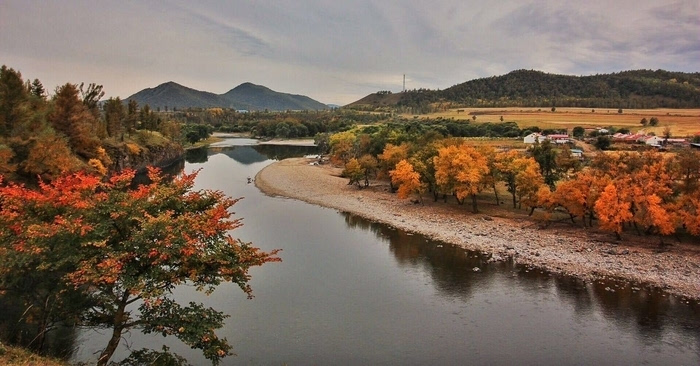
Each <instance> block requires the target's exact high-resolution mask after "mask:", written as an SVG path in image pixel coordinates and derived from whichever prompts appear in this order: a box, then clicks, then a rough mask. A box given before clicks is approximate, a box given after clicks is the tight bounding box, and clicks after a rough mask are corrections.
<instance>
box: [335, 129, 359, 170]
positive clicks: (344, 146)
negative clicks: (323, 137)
mask: <svg viewBox="0 0 700 366" xmlns="http://www.w3.org/2000/svg"><path fill="white" fill-rule="evenodd" d="M329 145H330V154H331V162H333V164H338V165H341V164H343V165H344V164H346V163H347V162H349V161H350V159H352V158H354V157H355V151H354V145H355V134H354V133H353V132H351V131H345V132H339V133H336V134H333V135H331V137H330V139H329Z"/></svg>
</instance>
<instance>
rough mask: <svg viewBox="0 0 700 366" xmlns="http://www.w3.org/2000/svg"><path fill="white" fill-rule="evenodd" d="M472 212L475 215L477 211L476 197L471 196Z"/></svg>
mask: <svg viewBox="0 0 700 366" xmlns="http://www.w3.org/2000/svg"><path fill="white" fill-rule="evenodd" d="M472 212H473V213H477V212H479V210H478V209H477V208H476V195H475V194H472Z"/></svg>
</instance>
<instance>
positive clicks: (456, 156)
mask: <svg viewBox="0 0 700 366" xmlns="http://www.w3.org/2000/svg"><path fill="white" fill-rule="evenodd" d="M434 163H435V180H436V182H437V185H438V187H440V189H441V190H442V191H443V192H453V193H454V194H455V197H457V201H458V202H460V203H463V202H464V199H465V198H467V197H468V196H470V197H471V198H472V211H473V212H478V208H477V202H476V195H477V194H478V193H479V192H481V189H482V187H483V181H484V177H485V176H486V175H487V174H488V173H489V168H488V164H487V163H488V162H487V161H486V158H485V157H484V156H483V155H482V154H480V153H479V152H478V151H477V150H476V149H474V148H473V147H471V146H469V145H466V144H462V145H459V146H447V147H443V148H441V149H439V150H438V156H436V157H435V158H434Z"/></svg>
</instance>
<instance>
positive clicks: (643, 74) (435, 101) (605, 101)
mask: <svg viewBox="0 0 700 366" xmlns="http://www.w3.org/2000/svg"><path fill="white" fill-rule="evenodd" d="M386 100H388V96H385V97H384V98H380V99H374V101H375V104H376V105H375V107H376V108H379V107H382V106H384V104H385V103H383V101H386ZM363 106H364V107H365V108H366V107H367V106H366V105H363ZM460 106H471V107H540V106H561V107H587V108H698V107H700V73H683V72H670V71H664V70H656V71H652V70H635V71H625V72H620V73H613V74H601V75H592V76H571V75H555V74H547V73H544V72H540V71H532V70H516V71H513V72H511V73H508V74H506V75H502V76H494V77H490V78H482V79H476V80H471V81H467V82H465V83H462V84H458V85H455V86H452V87H450V88H447V89H445V90H428V89H418V90H409V91H406V92H404V93H401V98H400V99H399V100H398V102H397V103H396V107H397V108H399V109H401V110H402V111H404V112H411V113H427V112H434V111H436V109H440V108H454V107H460Z"/></svg>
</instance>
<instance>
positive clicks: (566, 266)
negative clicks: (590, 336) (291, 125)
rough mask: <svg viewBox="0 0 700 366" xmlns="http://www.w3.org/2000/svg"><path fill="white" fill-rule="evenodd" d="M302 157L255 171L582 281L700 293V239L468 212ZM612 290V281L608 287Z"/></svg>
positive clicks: (269, 185) (267, 184) (293, 193)
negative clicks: (653, 237) (363, 184)
mask: <svg viewBox="0 0 700 366" xmlns="http://www.w3.org/2000/svg"><path fill="white" fill-rule="evenodd" d="M311 162H312V160H309V159H304V158H294V159H286V160H283V161H280V162H276V163H274V164H271V165H269V166H267V167H265V168H264V169H263V170H261V171H260V172H259V173H258V174H257V175H256V177H255V184H256V186H257V187H258V188H260V190H261V191H263V192H264V193H266V194H269V195H274V196H283V197H289V198H294V199H299V200H302V201H305V202H309V203H312V204H316V205H320V206H324V207H329V208H334V209H338V210H341V211H346V212H351V213H354V214H357V215H360V216H363V217H365V218H368V219H370V220H372V221H376V222H381V223H385V224H388V225H391V226H394V227H397V228H399V229H402V230H406V231H410V232H416V233H420V234H423V235H426V236H428V237H430V238H433V239H437V240H442V241H445V242H448V243H452V244H457V245H460V246H462V247H464V248H465V249H469V250H475V251H480V252H484V253H487V254H490V255H491V258H492V260H493V261H501V260H509V259H512V260H514V261H515V262H516V263H520V264H524V265H528V266H533V267H538V268H542V269H546V270H548V271H551V272H554V273H560V274H565V275H571V276H575V277H578V278H581V279H583V280H585V281H592V280H595V279H604V278H616V279H624V280H628V281H630V282H632V283H635V284H637V285H636V286H632V289H633V290H634V289H635V288H637V287H641V286H654V287H658V288H661V289H664V290H665V291H668V292H669V293H672V294H675V295H679V296H682V297H686V298H691V299H695V300H700V246H698V245H691V244H688V243H676V242H674V243H673V245H671V246H666V247H664V250H663V251H662V250H659V249H660V247H659V245H658V241H657V242H656V243H652V242H649V241H639V240H635V238H631V237H630V236H632V234H627V235H626V237H625V240H623V241H615V240H614V238H613V236H612V235H610V234H607V233H597V232H585V231H583V230H582V229H580V228H577V227H574V226H572V225H568V224H558V225H552V226H550V228H548V229H539V228H538V225H537V223H536V222H534V221H533V220H531V219H529V218H528V217H527V216H526V215H525V214H523V215H522V216H520V215H517V216H513V215H503V216H504V217H499V214H498V212H497V211H492V210H484V212H485V213H487V214H488V215H486V214H483V213H482V214H472V213H469V212H468V210H467V208H466V207H464V206H458V205H453V204H445V203H442V201H440V202H432V200H430V199H426V200H425V203H424V204H423V205H420V204H413V203H411V201H410V200H399V199H398V198H397V197H396V195H395V194H391V193H389V189H388V185H387V184H386V183H383V182H372V184H371V185H370V187H369V188H366V189H361V190H360V189H357V187H356V186H350V185H348V184H347V179H345V178H341V177H339V175H340V171H341V169H339V168H334V167H331V166H329V165H311V164H310V163H311ZM611 290H613V289H611Z"/></svg>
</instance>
